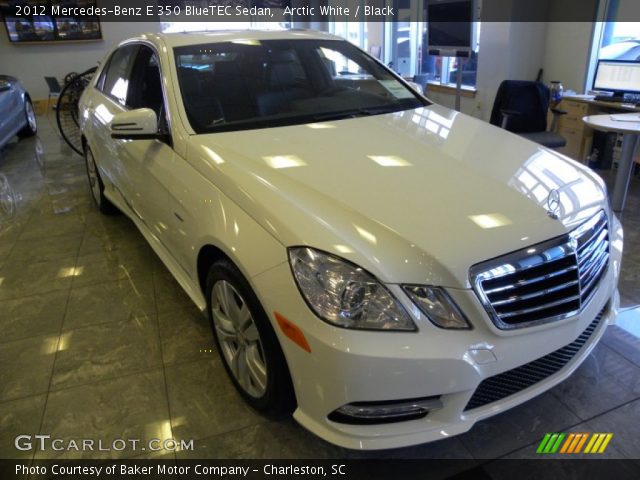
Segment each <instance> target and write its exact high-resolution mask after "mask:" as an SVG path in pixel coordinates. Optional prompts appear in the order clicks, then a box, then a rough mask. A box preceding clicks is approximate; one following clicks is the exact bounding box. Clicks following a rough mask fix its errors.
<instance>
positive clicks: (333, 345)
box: [252, 220, 622, 449]
mask: <svg viewBox="0 0 640 480" xmlns="http://www.w3.org/2000/svg"><path fill="white" fill-rule="evenodd" d="M614 222H615V224H616V225H615V227H616V228H613V229H612V231H613V232H619V233H614V235H618V236H619V238H616V237H614V239H613V240H614V242H615V241H616V240H619V243H618V244H619V246H620V248H618V249H617V248H616V244H615V243H614V242H612V244H613V245H614V247H613V248H612V249H611V257H610V263H609V267H608V269H607V272H606V274H605V276H604V277H603V278H602V280H601V282H600V285H599V287H598V291H597V292H596V294H595V295H594V296H593V298H592V299H591V301H590V302H589V304H588V305H587V306H586V307H585V308H584V309H583V310H582V312H581V313H580V314H578V315H576V316H574V317H571V318H568V319H565V320H562V321H558V322H554V323H551V324H546V325H541V326H539V327H531V328H527V329H522V330H516V331H501V330H498V329H497V328H496V327H495V326H494V325H493V323H492V322H491V321H490V320H489V318H488V316H487V314H486V312H485V310H484V308H483V306H482V304H481V303H480V301H479V300H478V298H477V296H476V295H475V293H474V292H473V291H471V290H456V289H448V292H449V294H450V295H451V297H452V298H453V300H454V301H455V302H456V303H457V305H458V306H459V307H460V308H461V309H462V311H463V312H465V314H466V315H467V317H468V318H469V319H470V321H471V322H472V324H473V327H474V328H473V330H469V331H452V330H443V329H439V328H437V327H435V326H434V325H433V324H431V323H430V322H429V320H428V319H426V318H425V317H424V316H421V315H420V313H419V311H418V310H417V309H416V308H415V307H414V306H413V305H412V304H411V302H410V301H409V299H408V298H407V297H406V295H404V294H403V293H402V291H401V290H400V288H399V286H397V285H388V288H389V289H390V290H391V291H392V292H393V293H394V295H396V297H397V298H398V299H399V300H400V301H401V302H402V303H403V304H404V305H405V307H406V309H407V311H408V312H410V313H411V315H412V316H413V317H414V321H415V322H416V325H417V326H418V332H411V333H405V332H370V331H354V330H348V329H341V328H337V327H334V326H331V325H328V324H326V323H325V322H323V321H321V320H319V319H318V318H317V317H315V315H314V314H313V313H312V312H311V311H310V310H309V308H308V307H307V305H306V304H305V302H304V300H303V299H302V298H301V296H300V293H299V292H298V290H297V287H296V286H295V284H294V280H293V277H292V275H291V271H290V269H289V266H288V264H282V265H280V266H278V267H275V268H273V269H271V270H269V271H267V272H264V273H262V274H260V275H258V276H256V277H254V278H253V279H252V283H253V286H254V288H255V291H256V292H257V294H258V296H259V298H260V300H261V301H262V303H263V305H264V307H265V310H266V311H267V312H268V313H269V314H270V316H271V317H272V318H273V315H274V312H278V313H280V314H282V315H284V316H285V317H286V318H288V319H289V320H290V321H292V322H293V323H295V324H296V325H297V326H298V327H299V328H300V329H301V330H302V331H303V332H304V335H305V337H306V339H307V341H308V343H309V345H310V347H311V353H308V352H306V351H304V350H303V349H301V348H300V347H298V346H297V345H296V344H294V343H293V342H292V341H291V340H290V339H288V338H287V337H285V336H284V335H283V334H282V332H281V331H280V329H279V328H278V326H277V323H276V322H275V321H273V322H272V323H273V325H274V329H275V330H276V332H277V335H278V337H279V339H280V342H281V345H282V348H283V351H284V353H285V357H286V359H287V363H288V366H289V369H290V372H291V377H292V380H293V383H294V388H295V393H296V398H297V402H298V408H297V410H296V411H295V413H294V417H295V419H296V420H297V421H298V422H299V423H300V424H302V425H303V426H304V427H306V428H307V429H308V430H310V431H312V432H313V433H315V434H316V435H318V436H320V437H321V438H323V439H325V440H327V441H329V442H331V443H334V444H337V445H340V446H343V447H346V448H352V449H384V448H395V447H402V446H408V445H415V444H419V443H424V442H429V441H433V440H438V439H443V438H447V437H450V436H452V435H456V434H459V433H463V432H466V431H467V430H469V429H470V428H471V427H472V426H473V424H474V423H475V422H477V421H478V420H482V419H484V418H487V417H489V416H492V415H495V414H497V413H500V412H502V411H504V410H507V409H509V408H512V407H514V406H516V405H518V404H521V403H523V402H525V401H527V400H529V399H531V398H533V397H535V396H537V395H539V394H541V393H542V392H544V391H546V390H548V389H549V388H551V387H552V386H554V385H556V384H558V383H559V382H561V381H562V380H564V379H565V378H567V377H568V376H569V375H570V374H571V373H572V372H573V371H574V370H575V369H576V368H578V366H579V365H580V364H581V363H582V361H583V360H584V359H585V358H586V357H587V356H588V355H589V353H590V352H591V350H592V349H593V348H594V347H595V345H596V344H597V342H598V340H599V339H600V338H601V337H602V335H603V333H604V330H605V328H606V326H607V324H609V323H611V322H613V321H614V320H615V318H616V316H617V311H618V306H619V295H618V292H617V288H616V286H617V280H618V275H619V270H620V258H621V250H622V248H621V244H622V238H621V230H620V228H619V224H618V222H617V220H615V221H614ZM600 313H602V317H601V320H600V321H599V322H598V324H597V326H596V327H595V329H594V330H593V332H592V333H591V334H590V336H589V338H588V339H587V341H586V342H585V343H584V344H583V345H582V346H581V348H580V349H579V350H578V351H577V353H576V354H575V355H574V356H573V357H572V358H571V360H569V361H568V362H567V363H566V365H565V366H564V367H563V368H561V369H560V370H559V371H557V372H556V373H554V374H552V375H550V376H547V377H546V378H544V379H543V380H541V381H539V382H537V383H535V384H534V385H532V386H530V387H528V388H525V389H523V390H520V391H518V392H517V393H514V394H512V395H510V396H508V397H505V398H502V399H501V400H498V401H495V402H493V403H489V404H486V405H484V406H481V407H478V408H473V409H467V410H466V411H465V407H466V406H467V404H468V402H469V400H470V399H471V397H472V396H473V394H474V392H475V391H476V389H477V388H478V386H479V385H480V383H481V382H482V381H483V380H485V379H487V378H489V377H493V376H495V375H498V374H501V373H503V372H506V371H509V370H512V369H514V368H516V367H519V366H521V365H523V364H527V363H529V362H532V361H534V360H536V359H538V358H540V357H543V356H545V355H548V354H550V353H551V352H554V351H556V350H558V349H561V348H563V347H565V346H566V345H568V344H570V343H572V342H574V341H575V340H576V339H577V338H578V337H579V336H580V335H581V334H582V333H583V332H584V331H585V330H586V329H587V328H588V327H589V325H590V324H591V323H592V322H593V320H594V319H595V318H596V317H597V316H598V315H599V314H600ZM425 397H439V400H440V402H441V404H442V408H440V409H438V410H434V411H431V412H429V413H428V414H427V415H426V417H424V418H421V419H417V420H409V421H402V422H397V423H385V424H380V425H354V424H345V423H338V422H334V421H331V420H329V419H328V416H329V415H330V414H331V412H333V411H334V410H336V409H337V408H339V407H342V406H344V405H347V404H350V403H354V402H371V401H376V402H382V401H394V400H397V401H400V400H406V399H416V398H425Z"/></svg>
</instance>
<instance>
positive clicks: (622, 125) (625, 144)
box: [582, 113, 640, 212]
mask: <svg viewBox="0 0 640 480" xmlns="http://www.w3.org/2000/svg"><path fill="white" fill-rule="evenodd" d="M616 116H618V115H616ZM619 117H620V118H624V119H625V121H622V120H614V119H613V118H612V117H611V115H608V114H607V115H590V116H586V117H584V118H583V119H582V121H583V122H584V123H585V124H586V125H588V126H589V127H591V128H593V129H595V130H600V131H602V132H613V133H622V134H624V137H623V138H624V140H623V141H622V155H621V157H620V163H619V165H618V173H617V174H616V183H615V185H614V187H613V192H612V194H611V204H612V206H613V210H614V211H615V212H621V211H622V210H623V209H624V203H625V200H626V199H627V190H628V189H629V182H630V181H631V174H632V172H633V157H634V153H635V151H636V149H637V148H638V144H640V141H639V140H638V139H639V138H640V114H639V113H625V114H621V115H619ZM627 118H633V119H636V120H637V121H628V120H626V119H627Z"/></svg>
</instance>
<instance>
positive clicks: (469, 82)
mask: <svg viewBox="0 0 640 480" xmlns="http://www.w3.org/2000/svg"><path fill="white" fill-rule="evenodd" d="M475 34H476V39H475V48H474V49H473V50H472V51H471V55H470V56H469V58H455V57H440V56H435V55H429V53H428V51H427V24H426V23H425V24H424V27H423V31H422V49H421V50H422V58H421V59H420V73H421V74H422V75H425V79H426V81H428V82H433V83H438V84H442V85H456V83H457V77H458V68H462V85H463V86H466V87H475V86H476V82H477V79H478V52H479V49H480V22H477V23H476V29H475Z"/></svg>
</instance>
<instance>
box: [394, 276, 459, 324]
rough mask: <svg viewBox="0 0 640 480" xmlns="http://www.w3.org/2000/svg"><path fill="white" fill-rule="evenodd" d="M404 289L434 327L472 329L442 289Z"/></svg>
mask: <svg viewBox="0 0 640 480" xmlns="http://www.w3.org/2000/svg"><path fill="white" fill-rule="evenodd" d="M402 289H403V290H404V291H405V292H406V293H407V295H409V298H410V299H411V300H412V301H413V303H414V304H415V305H416V306H417V307H418V308H419V309H420V311H421V312H422V313H424V314H425V315H426V316H427V318H428V319H429V320H431V323H433V324H434V325H436V326H438V327H441V328H449V329H458V330H459V329H470V328H471V325H470V324H469V322H467V319H466V318H465V317H464V315H463V314H462V312H461V311H460V309H458V307H457V306H456V304H455V303H453V300H451V298H449V295H447V292H445V291H444V290H443V289H442V288H438V287H425V286H422V285H404V286H403V287H402Z"/></svg>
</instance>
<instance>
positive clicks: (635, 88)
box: [593, 60, 640, 97]
mask: <svg viewBox="0 0 640 480" xmlns="http://www.w3.org/2000/svg"><path fill="white" fill-rule="evenodd" d="M593 90H598V91H605V92H613V94H614V95H615V96H618V97H622V96H624V94H625V93H634V94H640V61H634V60H598V66H597V67H596V75H595V77H594V79H593Z"/></svg>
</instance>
